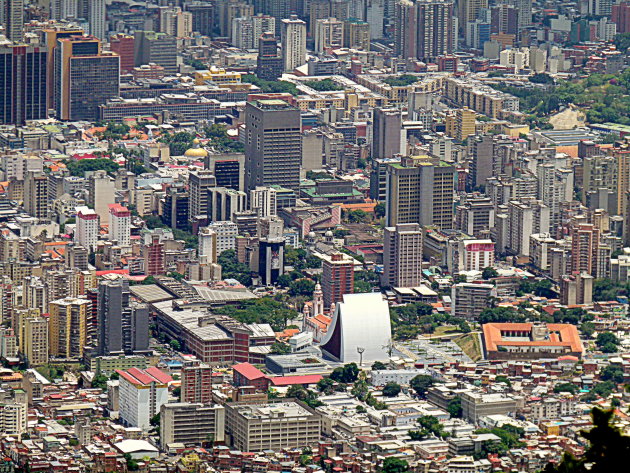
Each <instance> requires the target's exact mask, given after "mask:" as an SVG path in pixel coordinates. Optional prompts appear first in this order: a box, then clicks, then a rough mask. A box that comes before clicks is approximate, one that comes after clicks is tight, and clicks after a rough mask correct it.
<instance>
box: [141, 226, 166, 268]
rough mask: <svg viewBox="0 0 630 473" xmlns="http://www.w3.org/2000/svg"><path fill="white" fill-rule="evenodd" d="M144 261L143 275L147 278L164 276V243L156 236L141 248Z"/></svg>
mask: <svg viewBox="0 0 630 473" xmlns="http://www.w3.org/2000/svg"><path fill="white" fill-rule="evenodd" d="M142 258H143V259H144V264H145V268H144V273H145V274H146V275H147V276H159V275H162V274H164V272H165V270H164V242H162V241H160V237H159V236H158V235H152V236H151V241H150V243H148V244H145V245H144V246H143V248H142Z"/></svg>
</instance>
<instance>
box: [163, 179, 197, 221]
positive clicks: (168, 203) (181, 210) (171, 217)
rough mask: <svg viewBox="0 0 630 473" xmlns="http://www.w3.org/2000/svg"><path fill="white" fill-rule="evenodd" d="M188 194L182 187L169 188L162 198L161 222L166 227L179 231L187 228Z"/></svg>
mask: <svg viewBox="0 0 630 473" xmlns="http://www.w3.org/2000/svg"><path fill="white" fill-rule="evenodd" d="M189 200H190V194H189V192H188V191H187V190H186V189H185V188H183V187H174V186H171V187H169V188H168V189H167V190H166V195H165V196H164V210H163V212H162V221H163V222H164V224H165V225H166V226H168V227H171V228H173V229H175V228H179V229H180V230H181V229H183V228H186V227H187V226H188V202H189Z"/></svg>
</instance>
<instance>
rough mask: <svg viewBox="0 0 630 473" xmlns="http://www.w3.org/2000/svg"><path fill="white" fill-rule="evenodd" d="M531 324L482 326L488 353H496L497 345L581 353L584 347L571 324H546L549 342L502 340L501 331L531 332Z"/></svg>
mask: <svg viewBox="0 0 630 473" xmlns="http://www.w3.org/2000/svg"><path fill="white" fill-rule="evenodd" d="M532 326H533V324H531V323H492V324H485V325H484V326H483V337H484V340H485V343H486V347H487V349H488V351H497V350H498V347H497V345H499V344H500V345H503V346H538V347H544V346H558V345H560V346H565V347H569V348H570V349H571V351H572V352H577V353H582V352H583V351H584V347H583V346H582V341H581V340H580V335H579V334H578V331H577V328H576V327H575V325H571V324H547V328H548V329H549V332H550V340H545V341H535V342H534V341H526V342H521V341H512V340H509V339H503V336H502V335H501V332H502V331H508V330H514V331H522V332H531V331H532Z"/></svg>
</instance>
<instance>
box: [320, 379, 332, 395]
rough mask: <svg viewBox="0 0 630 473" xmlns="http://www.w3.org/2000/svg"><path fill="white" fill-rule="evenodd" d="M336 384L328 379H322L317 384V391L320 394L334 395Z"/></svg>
mask: <svg viewBox="0 0 630 473" xmlns="http://www.w3.org/2000/svg"><path fill="white" fill-rule="evenodd" d="M334 386H335V382H334V381H333V380H332V379H330V378H328V377H326V378H322V379H320V380H319V381H318V382H317V390H318V391H319V392H320V393H326V394H332V393H333V392H334Z"/></svg>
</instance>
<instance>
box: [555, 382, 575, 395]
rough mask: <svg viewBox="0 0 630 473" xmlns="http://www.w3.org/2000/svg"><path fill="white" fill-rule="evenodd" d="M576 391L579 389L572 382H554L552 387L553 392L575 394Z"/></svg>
mask: <svg viewBox="0 0 630 473" xmlns="http://www.w3.org/2000/svg"><path fill="white" fill-rule="evenodd" d="M578 391H579V388H578V387H577V386H576V385H575V384H572V383H560V384H556V385H555V386H554V387H553V392H554V393H571V394H577V392H578Z"/></svg>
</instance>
